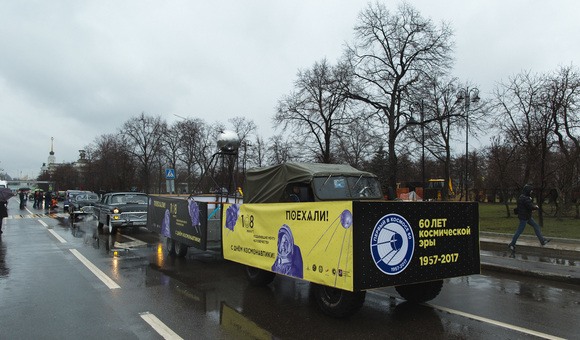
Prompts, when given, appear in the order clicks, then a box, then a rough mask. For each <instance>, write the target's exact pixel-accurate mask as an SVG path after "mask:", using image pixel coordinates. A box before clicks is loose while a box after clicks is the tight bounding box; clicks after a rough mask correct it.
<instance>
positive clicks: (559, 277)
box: [481, 262, 580, 285]
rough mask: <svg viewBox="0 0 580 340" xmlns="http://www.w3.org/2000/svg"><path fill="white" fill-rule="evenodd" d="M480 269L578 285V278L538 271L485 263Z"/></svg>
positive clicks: (579, 282) (579, 278) (579, 283)
mask: <svg viewBox="0 0 580 340" xmlns="http://www.w3.org/2000/svg"><path fill="white" fill-rule="evenodd" d="M481 269H486V270H492V271H496V272H502V273H508V274H516V275H522V276H529V277H535V278H540V279H547V280H553V281H558V282H564V283H570V284H575V285H580V277H572V276H570V275H561V274H555V273H546V272H540V271H534V270H523V269H520V268H514V267H508V266H500V265H497V264H493V263H485V262H481Z"/></svg>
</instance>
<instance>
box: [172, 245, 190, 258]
mask: <svg viewBox="0 0 580 340" xmlns="http://www.w3.org/2000/svg"><path fill="white" fill-rule="evenodd" d="M173 244H175V255H177V256H179V257H185V255H187V246H186V245H185V244H183V243H181V242H179V241H174V242H173Z"/></svg>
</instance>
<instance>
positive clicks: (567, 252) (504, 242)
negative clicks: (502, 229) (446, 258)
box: [480, 232, 580, 285]
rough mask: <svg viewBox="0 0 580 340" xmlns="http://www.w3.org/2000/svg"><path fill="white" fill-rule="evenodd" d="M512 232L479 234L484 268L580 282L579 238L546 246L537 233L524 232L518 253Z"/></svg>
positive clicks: (550, 243)
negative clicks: (513, 249)
mask: <svg viewBox="0 0 580 340" xmlns="http://www.w3.org/2000/svg"><path fill="white" fill-rule="evenodd" d="M511 239H512V235H507V234H498V233H485V232H482V233H480V248H481V268H482V269H483V270H494V271H501V272H505V273H512V274H518V275H526V276H532V277H539V278H544V279H549V280H555V281H561V282H566V283H572V284H577V285H580V240H575V239H557V238H552V240H551V241H550V242H549V243H548V244H546V245H545V246H542V245H540V242H539V241H538V239H537V238H536V237H535V236H529V235H521V236H520V237H519V239H518V242H517V245H516V252H515V253H513V252H511V251H510V250H509V248H508V244H509V243H510V242H511Z"/></svg>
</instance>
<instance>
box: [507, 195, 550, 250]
mask: <svg viewBox="0 0 580 340" xmlns="http://www.w3.org/2000/svg"><path fill="white" fill-rule="evenodd" d="M533 192H534V188H533V187H532V186H531V185H529V184H526V185H524V189H523V190H522V194H521V195H520V197H518V207H517V214H518V218H519V220H520V223H519V225H518V230H516V233H515V234H514V238H513V240H512V242H511V243H510V244H509V247H510V250H511V251H514V252H515V251H516V242H517V241H518V237H520V235H521V234H522V233H523V232H524V228H525V227H526V224H529V225H531V226H532V227H533V228H534V231H535V232H536V236H537V237H538V240H539V241H540V243H541V244H542V245H545V244H546V243H548V242H550V239H547V238H544V237H543V236H542V233H540V226H539V225H538V223H536V221H534V219H533V218H532V212H533V211H534V210H538V206H537V205H535V204H534V203H532V193H533Z"/></svg>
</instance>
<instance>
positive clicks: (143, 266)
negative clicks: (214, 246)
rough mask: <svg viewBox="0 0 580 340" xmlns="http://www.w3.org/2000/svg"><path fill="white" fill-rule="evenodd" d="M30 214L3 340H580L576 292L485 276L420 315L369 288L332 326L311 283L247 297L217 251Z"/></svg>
mask: <svg viewBox="0 0 580 340" xmlns="http://www.w3.org/2000/svg"><path fill="white" fill-rule="evenodd" d="M28 209H29V211H30V212H29V211H27V210H24V211H21V210H19V209H18V200H17V199H14V198H13V199H11V201H10V203H9V214H10V215H11V218H9V219H5V220H4V228H3V229H4V234H3V235H2V238H1V240H0V339H41V338H42V339H82V338H85V339H162V338H163V337H164V336H165V337H166V338H171V337H174V338H179V337H181V338H183V339H376V338H395V339H417V338H429V339H489V338H498V339H516V338H517V339H537V338H550V337H553V338H557V337H561V338H568V339H574V338H576V339H578V338H580V336H579V335H578V334H580V325H579V324H578V323H577V322H575V321H573V320H577V318H578V315H580V294H579V293H580V286H578V285H574V284H567V283H565V282H555V281H550V280H544V279H539V278H530V277H522V276H518V275H512V274H505V273H497V272H493V271H489V272H488V271H484V272H483V274H482V275H473V276H470V277H464V278H455V279H449V280H446V282H445V285H444V287H443V291H442V292H441V294H440V295H439V296H438V297H437V298H436V299H434V300H433V301H431V302H429V303H428V304H425V305H414V304H409V303H406V302H404V300H402V299H400V298H399V297H398V295H397V294H396V292H395V290H394V289H392V288H386V289H380V290H375V291H372V292H369V293H368V294H367V299H366V302H365V305H364V306H363V308H362V309H361V311H360V312H359V313H357V314H356V315H354V316H352V317H350V318H348V319H343V320H337V319H332V318H329V317H326V316H325V315H323V314H322V313H321V312H320V311H319V310H318V309H317V308H316V306H315V304H314V303H313V302H312V301H311V299H310V296H311V295H310V291H309V288H310V286H309V284H308V283H307V282H304V281H300V280H295V279H290V278H284V277H277V278H276V279H275V280H274V282H273V283H272V284H271V285H270V286H268V287H266V288H255V287H251V286H249V285H248V284H247V282H246V280H245V278H244V275H243V272H242V268H241V266H239V265H237V264H235V263H231V262H228V261H224V260H222V259H221V256H220V254H219V252H199V251H192V250H193V249H190V253H189V254H188V255H187V257H186V258H185V259H180V258H174V257H170V256H168V255H167V254H166V253H165V251H164V245H163V239H162V238H161V237H160V236H158V235H156V234H152V233H149V232H148V231H147V230H146V229H144V228H141V229H138V230H131V229H128V230H121V231H120V233H118V234H116V235H113V236H111V235H108V234H102V233H98V232H97V228H96V222H95V221H92V220H90V219H87V220H83V221H79V222H78V223H76V224H75V227H74V228H73V227H71V225H70V223H69V222H70V221H69V219H68V217H67V216H66V215H65V214H62V213H61V214H53V215H43V214H42V213H44V211H42V210H33V209H32V208H31V207H29V208H28ZM31 213H36V214H38V215H36V216H34V215H32V214H31ZM20 215H22V216H20ZM101 275H103V276H102V277H101ZM99 277H101V278H99Z"/></svg>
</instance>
